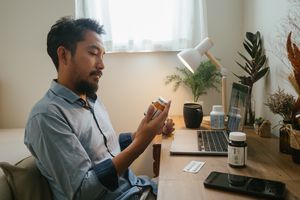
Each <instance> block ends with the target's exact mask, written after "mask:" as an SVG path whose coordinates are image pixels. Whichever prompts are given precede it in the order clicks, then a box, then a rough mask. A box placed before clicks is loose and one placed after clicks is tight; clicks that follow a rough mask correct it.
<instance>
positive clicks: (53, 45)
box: [47, 17, 104, 71]
mask: <svg viewBox="0 0 300 200" xmlns="http://www.w3.org/2000/svg"><path fill="white" fill-rule="evenodd" d="M87 30H90V31H94V32H96V33H98V34H99V35H101V34H103V33H104V29H103V26H102V25H99V23H98V22H97V21H95V20H93V19H88V18H82V19H72V18H70V17H63V18H61V19H60V20H58V21H57V22H56V23H55V24H54V25H53V26H52V27H51V30H50V31H49V33H48V36H47V52H48V54H49V56H50V57H51V59H52V61H53V63H54V65H55V67H56V70H57V71H58V56H57V48H58V47H60V46H63V47H65V48H66V49H68V50H70V51H71V55H72V56H73V55H74V54H75V52H76V45H77V43H78V42H80V41H82V40H83V39H84V33H85V31H87Z"/></svg>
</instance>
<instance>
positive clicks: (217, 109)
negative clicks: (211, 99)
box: [213, 105, 224, 112]
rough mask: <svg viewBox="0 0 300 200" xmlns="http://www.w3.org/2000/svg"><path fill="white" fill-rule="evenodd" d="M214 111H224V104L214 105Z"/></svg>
mask: <svg viewBox="0 0 300 200" xmlns="http://www.w3.org/2000/svg"><path fill="white" fill-rule="evenodd" d="M213 111H214V112H224V111H223V106H221V105H213Z"/></svg>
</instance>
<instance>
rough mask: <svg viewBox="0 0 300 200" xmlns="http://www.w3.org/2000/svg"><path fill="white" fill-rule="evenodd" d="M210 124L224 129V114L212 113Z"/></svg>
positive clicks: (213, 127) (214, 127)
mask: <svg viewBox="0 0 300 200" xmlns="http://www.w3.org/2000/svg"><path fill="white" fill-rule="evenodd" d="M210 126H211V128H212V129H224V128H225V127H224V115H210Z"/></svg>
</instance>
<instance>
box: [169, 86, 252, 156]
mask: <svg viewBox="0 0 300 200" xmlns="http://www.w3.org/2000/svg"><path fill="white" fill-rule="evenodd" d="M248 99H249V87H248V86H246V85H243V84H240V83H235V82H234V83H233V84H232V89H231V96H230V104H229V112H228V114H227V116H228V122H227V127H226V129H225V130H195V129H183V130H176V131H175V133H174V140H173V141H172V144H171V148H170V153H171V154H188V155H221V156H222V155H224V156H226V155H227V154H228V150H227V147H228V141H229V139H228V136H229V133H230V132H232V131H242V130H243V124H244V119H245V111H246V105H247V103H248ZM236 116H238V117H236Z"/></svg>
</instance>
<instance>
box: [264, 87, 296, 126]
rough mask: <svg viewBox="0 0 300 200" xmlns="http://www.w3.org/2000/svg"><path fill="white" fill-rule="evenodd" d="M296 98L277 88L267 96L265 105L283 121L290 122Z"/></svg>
mask: <svg viewBox="0 0 300 200" xmlns="http://www.w3.org/2000/svg"><path fill="white" fill-rule="evenodd" d="M295 102H296V99H295V98H294V96H293V95H290V94H287V93H285V92H284V90H283V89H280V88H278V90H277V91H276V92H275V93H273V94H271V95H270V96H269V97H268V98H267V102H266V103H265V105H266V106H268V107H269V109H270V110H271V111H272V112H273V113H274V114H278V115H280V116H281V117H282V118H283V121H286V122H291V121H292V118H293V111H294V106H295Z"/></svg>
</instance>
